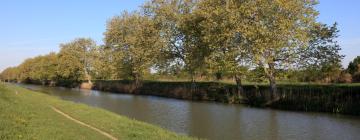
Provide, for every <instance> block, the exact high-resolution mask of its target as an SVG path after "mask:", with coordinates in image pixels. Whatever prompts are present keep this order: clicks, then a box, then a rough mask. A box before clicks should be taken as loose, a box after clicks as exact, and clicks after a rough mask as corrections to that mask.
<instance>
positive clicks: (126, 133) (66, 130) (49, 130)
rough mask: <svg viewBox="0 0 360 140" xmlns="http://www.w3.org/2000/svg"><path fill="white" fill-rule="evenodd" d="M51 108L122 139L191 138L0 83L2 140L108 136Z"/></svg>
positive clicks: (96, 139)
mask: <svg viewBox="0 0 360 140" xmlns="http://www.w3.org/2000/svg"><path fill="white" fill-rule="evenodd" d="M52 107H55V108H56V109H58V110H61V112H63V113H64V112H65V113H66V114H67V115H68V116H71V117H72V118H75V119H76V120H79V121H81V122H83V123H86V124H87V125H89V126H92V127H94V128H96V129H98V130H100V131H103V132H106V133H108V134H110V135H111V136H114V137H115V138H116V139H119V140H122V139H129V140H130V139H133V140H137V139H153V140H158V139H174V140H186V139H191V138H189V137H186V136H182V135H178V134H176V133H173V132H170V131H167V130H165V129H162V128H160V127H157V126H154V125H150V124H147V123H144V122H139V121H136V120H132V119H129V118H127V117H123V116H119V115H117V114H114V113H111V112H109V111H105V110H103V109H99V108H94V107H90V106H87V105H84V104H78V103H73V102H69V101H64V100H61V99H59V98H56V97H53V96H50V95H46V94H42V93H39V92H34V91H30V90H27V89H24V88H21V87H18V86H15V85H12V84H6V83H0V118H1V119H0V139H2V140H6V139H49V138H51V139H54V140H57V139H59V140H60V139H68V140H72V139H73V140H79V139H87V140H102V139H104V140H106V139H109V138H108V137H106V136H104V135H102V134H100V133H98V132H97V131H94V130H93V129H90V128H88V127H85V126H82V125H79V124H77V123H75V122H73V121H72V120H69V119H68V118H66V117H64V116H63V115H61V114H59V113H58V112H56V111H54V110H53V109H52ZM104 118H106V119H104Z"/></svg>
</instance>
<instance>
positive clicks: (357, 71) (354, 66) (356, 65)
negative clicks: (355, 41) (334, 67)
mask: <svg viewBox="0 0 360 140" xmlns="http://www.w3.org/2000/svg"><path fill="white" fill-rule="evenodd" d="M347 72H349V73H350V74H351V75H352V79H353V81H354V82H360V56H358V57H356V58H355V59H354V60H353V61H351V62H350V63H349V66H348V68H347Z"/></svg>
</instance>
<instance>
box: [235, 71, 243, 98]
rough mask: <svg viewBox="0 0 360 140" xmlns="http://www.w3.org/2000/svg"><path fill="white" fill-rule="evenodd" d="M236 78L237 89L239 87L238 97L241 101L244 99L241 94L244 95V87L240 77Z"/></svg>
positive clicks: (236, 76)
mask: <svg viewBox="0 0 360 140" xmlns="http://www.w3.org/2000/svg"><path fill="white" fill-rule="evenodd" d="M234 78H235V82H236V87H237V97H238V99H239V100H241V99H242V95H241V94H244V88H243V86H242V81H241V78H240V76H238V75H235V77H234Z"/></svg>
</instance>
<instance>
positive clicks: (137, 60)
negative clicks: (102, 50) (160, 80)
mask: <svg viewBox="0 0 360 140" xmlns="http://www.w3.org/2000/svg"><path fill="white" fill-rule="evenodd" d="M159 37H160V34H159V32H158V30H157V28H156V24H155V23H154V22H153V21H152V19H151V18H150V17H148V16H146V15H142V14H140V13H138V12H134V13H130V14H129V13H126V12H125V13H123V14H122V15H121V16H117V17H114V18H112V19H111V20H110V21H109V22H108V25H107V30H106V32H105V42H106V44H107V46H110V47H113V50H115V51H116V52H115V53H114V54H115V55H116V56H114V57H116V58H117V60H119V62H120V64H119V65H118V66H120V69H121V72H122V75H123V77H126V76H128V75H129V76H131V78H133V79H134V80H135V83H136V85H138V84H139V83H140V79H141V78H142V77H143V75H144V74H145V73H148V72H149V71H150V67H152V66H153V65H154V62H155V60H156V59H155V58H156V56H157V55H158V54H159V52H160V49H161V47H162V45H161V39H160V38H159Z"/></svg>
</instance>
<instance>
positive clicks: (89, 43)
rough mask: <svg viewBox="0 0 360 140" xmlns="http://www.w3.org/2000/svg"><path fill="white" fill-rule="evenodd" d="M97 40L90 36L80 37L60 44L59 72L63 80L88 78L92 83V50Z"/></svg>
mask: <svg viewBox="0 0 360 140" xmlns="http://www.w3.org/2000/svg"><path fill="white" fill-rule="evenodd" d="M94 47H96V44H95V42H94V41H93V40H92V39H89V38H78V39H75V40H73V41H71V42H69V43H65V44H61V45H60V48H61V50H60V52H59V67H58V73H59V76H60V78H61V79H63V80H74V81H81V80H84V79H86V80H87V81H88V82H89V83H91V75H90V72H91V70H93V67H92V66H91V63H90V62H91V61H92V59H93V58H92V57H91V56H92V54H91V52H92V50H93V49H94Z"/></svg>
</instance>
